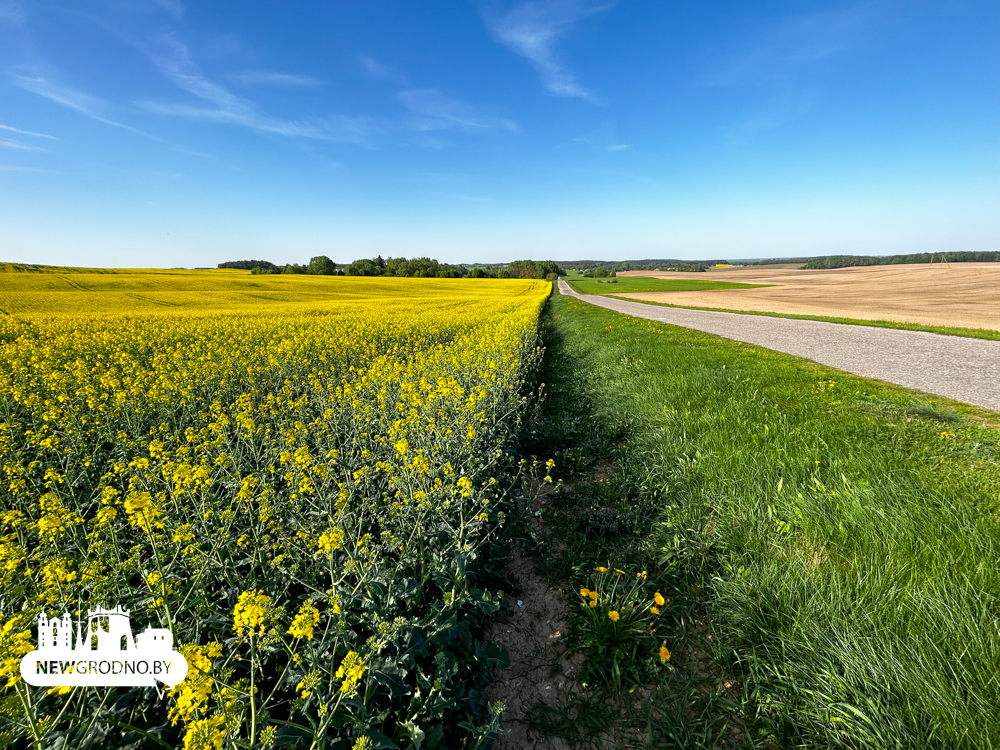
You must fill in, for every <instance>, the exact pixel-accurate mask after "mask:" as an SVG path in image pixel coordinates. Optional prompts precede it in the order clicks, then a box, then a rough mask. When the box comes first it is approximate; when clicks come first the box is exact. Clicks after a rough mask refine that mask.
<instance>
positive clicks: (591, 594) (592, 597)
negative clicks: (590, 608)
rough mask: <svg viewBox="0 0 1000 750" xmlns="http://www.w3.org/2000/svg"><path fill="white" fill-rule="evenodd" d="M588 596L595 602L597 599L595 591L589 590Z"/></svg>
mask: <svg viewBox="0 0 1000 750" xmlns="http://www.w3.org/2000/svg"><path fill="white" fill-rule="evenodd" d="M590 598H591V599H593V600H594V601H595V602H596V601H597V592H596V591H591V592H590Z"/></svg>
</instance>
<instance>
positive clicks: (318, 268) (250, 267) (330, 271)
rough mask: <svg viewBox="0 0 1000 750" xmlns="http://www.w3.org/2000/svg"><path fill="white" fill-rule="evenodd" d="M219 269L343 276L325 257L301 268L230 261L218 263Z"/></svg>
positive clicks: (297, 265) (296, 265) (261, 262)
mask: <svg viewBox="0 0 1000 750" xmlns="http://www.w3.org/2000/svg"><path fill="white" fill-rule="evenodd" d="M218 267H219V268H236V269H239V270H242V271H249V272H250V273H254V274H260V273H264V274H275V273H308V274H312V275H314V276H343V275H344V274H343V272H342V271H338V270H337V264H336V263H334V262H333V261H332V260H330V259H329V258H327V257H326V256H325V255H317V256H315V257H314V258H312V259H311V260H310V261H309V265H306V266H303V265H300V264H298V263H287V264H285V265H283V266H276V265H275V264H274V263H271V262H269V261H266V260H230V261H226V262H225V263H220V264H219V265H218Z"/></svg>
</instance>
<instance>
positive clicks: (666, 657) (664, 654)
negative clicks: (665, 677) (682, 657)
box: [660, 642, 670, 664]
mask: <svg viewBox="0 0 1000 750" xmlns="http://www.w3.org/2000/svg"><path fill="white" fill-rule="evenodd" d="M668 661H670V649H668V648H667V644H666V642H664V643H663V645H662V646H660V662H661V663H662V664H666V663H667V662H668Z"/></svg>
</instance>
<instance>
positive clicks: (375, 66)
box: [358, 55, 410, 86]
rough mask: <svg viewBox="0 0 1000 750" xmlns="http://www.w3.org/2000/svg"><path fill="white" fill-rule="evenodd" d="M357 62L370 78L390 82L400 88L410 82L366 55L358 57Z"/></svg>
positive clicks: (396, 71)
mask: <svg viewBox="0 0 1000 750" xmlns="http://www.w3.org/2000/svg"><path fill="white" fill-rule="evenodd" d="M358 60H360V61H361V64H362V65H363V66H364V68H365V72H366V73H367V74H368V75H370V76H371V77H372V78H381V79H383V80H386V81H392V82H393V83H397V84H399V85H401V86H409V85H410V82H409V81H408V80H406V76H404V75H403V74H402V73H400V72H399V71H398V70H396V69H395V68H393V67H390V66H388V65H385V64H383V63H381V62H379V61H378V60H376V59H375V58H374V57H370V56H368V55H358Z"/></svg>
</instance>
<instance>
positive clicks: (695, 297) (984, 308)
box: [616, 263, 1000, 331]
mask: <svg viewBox="0 0 1000 750" xmlns="http://www.w3.org/2000/svg"><path fill="white" fill-rule="evenodd" d="M619 275H620V276H651V277H656V278H661V279H698V280H706V281H736V282H741V283H745V284H773V285H774V286H768V287H758V288H756V289H715V290H707V291H704V292H643V293H639V294H622V295H616V296H620V297H623V298H625V297H627V298H629V299H636V300H642V301H647V302H665V303H667V304H670V305H681V306H686V307H713V308H722V309H727V310H748V311H756V312H774V313H784V314H792V315H822V316H827V317H836V318H855V319H859V320H890V321H894V322H899V323H919V324H921V325H929V326H949V327H955V328H988V329H991V330H996V331H1000V263H951V264H947V265H945V264H943V263H935V264H923V265H896V266H866V267H862V268H836V269H830V270H821V271H806V270H802V269H800V268H797V267H788V266H778V267H775V266H749V267H745V268H725V269H717V270H712V271H708V272H706V273H671V272H660V271H627V272H622V273H620V274H619Z"/></svg>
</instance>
